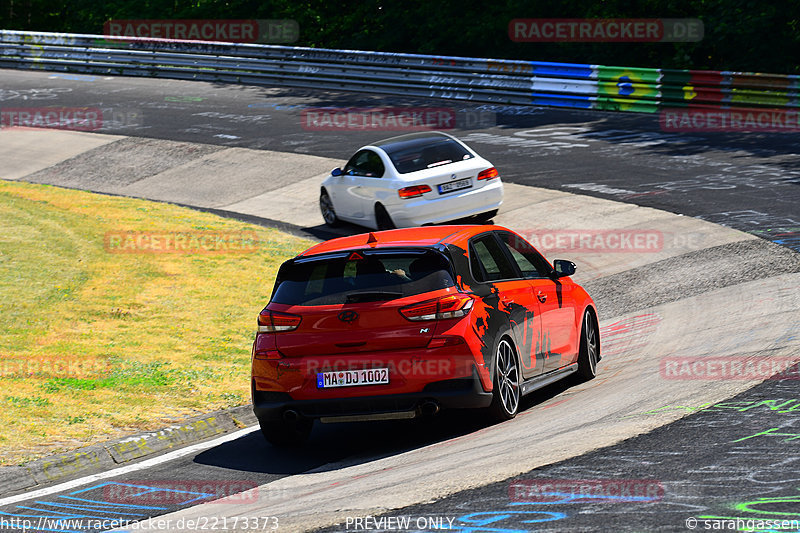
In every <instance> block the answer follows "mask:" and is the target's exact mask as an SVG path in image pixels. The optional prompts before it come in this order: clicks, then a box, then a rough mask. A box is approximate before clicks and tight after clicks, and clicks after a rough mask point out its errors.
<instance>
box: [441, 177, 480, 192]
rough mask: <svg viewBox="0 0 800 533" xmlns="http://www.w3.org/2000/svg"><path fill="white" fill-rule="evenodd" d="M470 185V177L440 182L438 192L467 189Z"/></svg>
mask: <svg viewBox="0 0 800 533" xmlns="http://www.w3.org/2000/svg"><path fill="white" fill-rule="evenodd" d="M470 187H472V178H466V179H463V180H456V181H451V182H449V183H442V184H441V185H439V194H444V193H447V192H453V191H460V190H461V189H469V188H470Z"/></svg>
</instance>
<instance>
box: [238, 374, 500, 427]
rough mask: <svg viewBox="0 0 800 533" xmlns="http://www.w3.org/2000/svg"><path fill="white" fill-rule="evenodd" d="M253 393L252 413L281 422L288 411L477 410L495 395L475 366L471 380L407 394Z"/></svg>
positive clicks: (312, 414)
mask: <svg viewBox="0 0 800 533" xmlns="http://www.w3.org/2000/svg"><path fill="white" fill-rule="evenodd" d="M252 392H253V412H254V413H255V415H256V417H257V418H258V419H259V420H260V421H262V422H265V421H276V420H281V419H282V418H283V417H284V414H285V413H286V412H287V411H294V412H295V413H297V414H298V415H299V416H301V417H303V418H307V419H317V418H326V417H332V418H335V417H344V416H366V415H378V414H389V413H409V412H414V413H415V414H416V415H419V414H421V413H422V406H423V404H425V403H428V402H434V403H436V404H437V405H438V406H439V407H440V408H442V409H477V408H482V407H488V406H489V404H491V402H492V393H491V392H485V391H484V390H483V387H482V386H481V381H480V379H479V378H478V372H477V370H476V369H475V368H474V367H473V369H472V376H471V377H465V378H456V379H447V380H442V381H434V382H432V383H429V384H428V385H426V386H425V388H424V389H423V390H422V391H421V392H414V393H408V394H387V395H374V396H359V397H351V398H325V399H313V400H292V398H291V396H289V394H288V393H285V392H268V391H258V390H255V387H253V391H252Z"/></svg>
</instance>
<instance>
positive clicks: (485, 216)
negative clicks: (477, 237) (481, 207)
mask: <svg viewBox="0 0 800 533" xmlns="http://www.w3.org/2000/svg"><path fill="white" fill-rule="evenodd" d="M498 211H499V209H492V210H491V211H486V212H485V213H481V214H480V215H475V218H477V219H478V221H479V222H481V223H483V224H485V223H486V222H489V221H490V220H492V219H493V218H494V217H496V216H497V212H498Z"/></svg>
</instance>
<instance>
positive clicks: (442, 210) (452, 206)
mask: <svg viewBox="0 0 800 533" xmlns="http://www.w3.org/2000/svg"><path fill="white" fill-rule="evenodd" d="M437 194H438V193H437V192H435V191H434V192H432V193H428V194H426V195H425V196H424V197H423V198H422V199H419V200H410V201H401V202H400V203H393V204H392V205H389V206H387V210H388V211H389V215H390V216H391V217H392V221H393V222H394V223H395V224H396V225H397V227H410V226H421V225H423V224H438V223H441V222H448V221H451V220H457V219H460V218H466V217H469V216H473V215H479V214H481V213H485V212H487V211H493V210H495V209H498V208H499V207H500V205H501V204H502V203H503V182H502V181H500V179H499V178H497V179H495V180H492V181H491V182H489V183H487V184H485V185H484V186H483V187H481V188H480V189H468V190H466V191H464V192H457V193H450V194H445V195H441V196H436V195H437Z"/></svg>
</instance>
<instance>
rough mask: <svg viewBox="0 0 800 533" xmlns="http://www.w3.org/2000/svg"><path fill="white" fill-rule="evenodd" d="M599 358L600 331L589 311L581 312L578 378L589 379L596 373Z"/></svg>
mask: <svg viewBox="0 0 800 533" xmlns="http://www.w3.org/2000/svg"><path fill="white" fill-rule="evenodd" d="M599 360H600V332H599V331H598V329H597V324H596V323H595V320H594V316H593V315H592V313H591V312H590V311H588V310H587V311H586V312H585V313H584V314H583V320H582V325H581V346H580V349H579V351H578V372H577V374H578V378H579V379H580V380H581V381H589V380H590V379H594V377H595V376H596V375H597V362H598V361H599Z"/></svg>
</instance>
